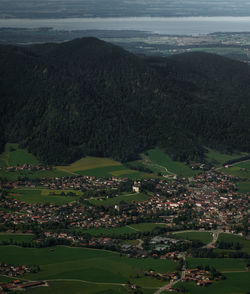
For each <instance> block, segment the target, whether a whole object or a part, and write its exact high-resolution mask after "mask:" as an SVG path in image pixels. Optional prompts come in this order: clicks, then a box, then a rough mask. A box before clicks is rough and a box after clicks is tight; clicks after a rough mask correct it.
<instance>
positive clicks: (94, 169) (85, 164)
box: [57, 156, 148, 179]
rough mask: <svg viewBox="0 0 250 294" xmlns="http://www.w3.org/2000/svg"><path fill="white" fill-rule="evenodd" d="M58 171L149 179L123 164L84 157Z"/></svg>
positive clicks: (104, 159)
mask: <svg viewBox="0 0 250 294" xmlns="http://www.w3.org/2000/svg"><path fill="white" fill-rule="evenodd" d="M57 169H59V170H61V171H66V172H72V173H75V174H79V175H86V176H95V177H122V178H131V179H136V178H138V177H144V176H145V177H147V176H148V174H146V173H142V172H139V171H136V170H132V169H129V168H127V167H126V166H124V165H123V164H122V163H120V162H118V161H115V160H112V159H110V158H105V157H90V156H87V157H84V158H82V159H80V160H78V161H76V162H74V163H72V164H70V165H68V166H58V167H57Z"/></svg>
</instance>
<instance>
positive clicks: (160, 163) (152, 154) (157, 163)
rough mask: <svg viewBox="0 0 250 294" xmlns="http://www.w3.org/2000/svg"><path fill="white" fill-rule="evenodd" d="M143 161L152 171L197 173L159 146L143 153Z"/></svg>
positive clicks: (183, 173) (165, 173) (182, 173)
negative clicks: (174, 159)
mask: <svg viewBox="0 0 250 294" xmlns="http://www.w3.org/2000/svg"><path fill="white" fill-rule="evenodd" d="M141 163H142V164H143V165H145V166H146V167H147V168H149V169H151V170H152V171H154V172H160V173H162V174H164V175H168V174H176V175H178V176H184V177H189V176H193V175H195V174H197V172H196V171H193V170H192V169H191V168H190V167H188V166H187V165H185V164H184V163H183V162H178V161H173V160H172V159H171V158H170V156H169V155H167V154H166V153H165V152H164V151H163V150H161V149H159V148H155V149H151V150H149V151H148V152H147V154H146V155H143V159H142V161H141ZM166 169H167V170H166Z"/></svg>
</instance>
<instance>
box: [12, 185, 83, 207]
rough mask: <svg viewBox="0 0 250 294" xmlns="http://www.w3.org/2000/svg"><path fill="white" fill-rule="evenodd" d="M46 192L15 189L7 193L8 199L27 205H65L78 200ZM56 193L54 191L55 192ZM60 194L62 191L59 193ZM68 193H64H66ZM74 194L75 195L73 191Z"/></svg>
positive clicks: (76, 197)
mask: <svg viewBox="0 0 250 294" xmlns="http://www.w3.org/2000/svg"><path fill="white" fill-rule="evenodd" d="M49 192H52V191H48V190H39V189H26V190H25V189H17V190H12V191H11V192H10V193H9V197H12V198H15V199H17V200H20V201H24V202H27V203H31V204H33V203H53V204H59V205H62V204H65V203H70V202H73V201H75V200H77V199H78V197H79V196H59V195H58V196H57V195H49ZM55 192H56V191H55ZM61 192H62V191H61ZM67 192H69V191H65V193H67ZM74 193H77V192H76V191H74Z"/></svg>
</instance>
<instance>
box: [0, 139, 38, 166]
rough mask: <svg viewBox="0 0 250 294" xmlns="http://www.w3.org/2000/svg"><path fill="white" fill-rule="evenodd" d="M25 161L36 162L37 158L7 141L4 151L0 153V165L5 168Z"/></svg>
mask: <svg viewBox="0 0 250 294" xmlns="http://www.w3.org/2000/svg"><path fill="white" fill-rule="evenodd" d="M25 163H27V164H38V160H37V159H36V157H35V156H34V155H32V154H31V153H29V152H28V151H27V150H26V149H20V148H18V144H11V143H7V144H6V146H5V151H4V153H2V154H0V166H1V167H5V168H6V167H8V166H16V165H22V164H25Z"/></svg>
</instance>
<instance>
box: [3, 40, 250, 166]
mask: <svg viewBox="0 0 250 294" xmlns="http://www.w3.org/2000/svg"><path fill="white" fill-rule="evenodd" d="M249 76H250V71H249V68H248V67H247V66H246V65H244V64H241V63H239V62H233V61H231V60H229V59H226V58H222V57H217V56H215V55H209V54H200V53H197V54H188V55H186V54H184V55H180V56H176V57H174V58H171V59H152V58H151V59H148V60H144V59H141V58H138V57H136V56H134V55H133V54H130V53H128V52H126V51H125V50H123V49H121V48H119V47H117V46H114V45H111V44H108V43H106V42H103V41H100V40H98V39H95V38H83V39H76V40H73V41H71V42H66V43H63V44H43V45H32V46H30V47H14V46H0V103H1V108H0V112H1V113H0V114H1V116H0V119H1V121H0V133H1V124H2V126H3V128H2V129H3V130H4V134H3V136H1V144H2V140H3V139H2V138H4V140H6V141H7V142H21V144H22V146H23V147H27V148H28V149H29V150H30V151H31V152H32V153H34V154H35V155H36V156H37V157H38V159H39V160H41V161H47V162H49V163H55V164H59V163H60V164H61V163H67V162H70V161H73V160H75V159H78V158H80V157H82V156H84V155H95V156H106V157H112V158H114V159H117V160H121V161H128V160H133V159H136V157H137V156H138V154H139V153H140V152H142V151H144V150H147V149H150V148H152V147H154V146H157V145H158V146H161V147H163V148H164V149H166V150H167V152H168V153H169V154H170V155H171V156H172V157H173V158H175V159H179V160H183V161H185V160H190V159H191V160H193V159H198V158H199V159H200V158H202V157H203V152H204V150H203V148H202V146H203V145H204V144H206V145H214V146H217V147H218V148H222V149H227V150H230V149H239V150H243V151H244V150H245V151H249V146H250V144H249V143H250V132H249V129H248V128H249V125H250V115H249V114H250V107H249V103H250V102H249V101H250V99H249V95H250V94H249V93H250V91H249V90H250V89H249V88H250V83H249V82H248V81H249ZM1 144H0V145H1ZM0 148H1V146H0Z"/></svg>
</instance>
